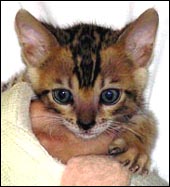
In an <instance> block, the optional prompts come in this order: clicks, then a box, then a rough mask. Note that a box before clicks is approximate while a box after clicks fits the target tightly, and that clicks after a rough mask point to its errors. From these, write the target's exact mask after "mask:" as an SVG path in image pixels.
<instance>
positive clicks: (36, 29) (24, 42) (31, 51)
mask: <svg viewBox="0 0 170 187" xmlns="http://www.w3.org/2000/svg"><path fill="white" fill-rule="evenodd" d="M15 26H16V32H17V35H18V39H19V42H20V44H21V47H22V54H23V57H24V60H25V61H26V64H29V65H31V66H35V67H38V66H40V65H41V63H42V62H44V60H45V59H46V58H47V57H48V55H49V52H50V49H51V47H53V46H55V45H57V41H56V38H55V37H54V36H53V35H52V34H51V33H50V32H49V31H48V30H47V29H46V28H45V27H44V26H43V25H42V24H41V22H39V21H38V20H37V19H36V18H35V17H33V16H32V15H31V14H30V13H29V12H27V11H26V10H24V9H21V10H19V11H18V13H17V15H16V18H15Z"/></svg>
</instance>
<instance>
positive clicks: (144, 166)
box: [109, 147, 150, 175]
mask: <svg viewBox="0 0 170 187" xmlns="http://www.w3.org/2000/svg"><path fill="white" fill-rule="evenodd" d="M109 152H111V150H110V151H109ZM113 152H114V151H113ZM111 155H113V156H114V158H115V160H117V161H118V162H120V163H121V164H122V165H123V166H125V167H127V168H128V169H129V170H130V171H131V172H132V173H138V174H142V175H145V174H148V173H149V166H150V158H149V156H148V154H146V153H144V152H142V151H139V150H138V149H137V148H135V147H130V148H129V149H128V150H127V151H125V152H122V153H121V154H118V153H116V154H111Z"/></svg>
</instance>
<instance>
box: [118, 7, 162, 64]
mask: <svg viewBox="0 0 170 187" xmlns="http://www.w3.org/2000/svg"><path fill="white" fill-rule="evenodd" d="M158 19H159V18H158V13H157V12H156V10H155V9H148V10H146V11H145V12H144V13H143V14H142V15H140V17H139V18H138V19H137V20H135V21H134V22H133V23H131V24H130V25H129V26H128V27H127V28H126V29H125V31H124V32H123V33H122V35H121V36H120V38H119V39H118V42H121V43H122V44H123V46H124V48H125V52H126V54H127V55H128V57H130V59H131V60H132V61H133V62H134V63H138V65H139V66H140V67H144V66H147V65H148V62H149V59H150V57H151V54H152V50H153V44H154V41H155V37H156V32H157V27H158Z"/></svg>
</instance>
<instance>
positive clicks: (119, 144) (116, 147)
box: [108, 138, 127, 156]
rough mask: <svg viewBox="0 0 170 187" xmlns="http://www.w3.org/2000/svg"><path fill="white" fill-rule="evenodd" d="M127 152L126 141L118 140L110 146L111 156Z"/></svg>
mask: <svg viewBox="0 0 170 187" xmlns="http://www.w3.org/2000/svg"><path fill="white" fill-rule="evenodd" d="M126 150H127V145H126V142H125V140H124V139H122V138H118V139H116V140H114V141H113V142H112V143H111V144H110V145H109V151H108V152H109V154H110V155H114V156H116V155H118V154H120V153H123V152H125V151H126Z"/></svg>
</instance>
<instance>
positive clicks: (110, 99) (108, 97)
mask: <svg viewBox="0 0 170 187" xmlns="http://www.w3.org/2000/svg"><path fill="white" fill-rule="evenodd" d="M119 98H120V91H119V90H118V89H107V90H104V91H103V92H102V93H101V96H100V102H101V103H102V104H105V105H112V104H115V103H117V102H118V100H119Z"/></svg>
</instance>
